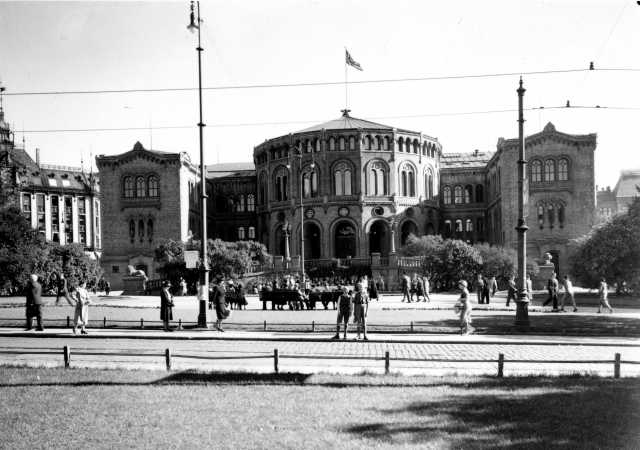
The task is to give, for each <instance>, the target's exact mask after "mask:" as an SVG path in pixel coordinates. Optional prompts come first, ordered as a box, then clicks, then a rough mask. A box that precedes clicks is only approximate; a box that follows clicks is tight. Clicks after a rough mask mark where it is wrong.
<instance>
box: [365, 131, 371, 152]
mask: <svg viewBox="0 0 640 450" xmlns="http://www.w3.org/2000/svg"><path fill="white" fill-rule="evenodd" d="M363 140H364V149H365V150H371V138H370V137H369V135H366V136H365V137H364V139H363Z"/></svg>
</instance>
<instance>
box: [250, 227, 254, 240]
mask: <svg viewBox="0 0 640 450" xmlns="http://www.w3.org/2000/svg"><path fill="white" fill-rule="evenodd" d="M255 238H256V229H255V227H249V239H255Z"/></svg>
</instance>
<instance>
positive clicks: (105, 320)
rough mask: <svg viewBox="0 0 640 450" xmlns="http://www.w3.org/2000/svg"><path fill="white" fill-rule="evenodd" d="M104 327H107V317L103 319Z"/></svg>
mask: <svg viewBox="0 0 640 450" xmlns="http://www.w3.org/2000/svg"><path fill="white" fill-rule="evenodd" d="M102 328H107V318H106V317H104V318H103V319H102Z"/></svg>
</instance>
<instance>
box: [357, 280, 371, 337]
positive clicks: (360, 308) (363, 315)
mask: <svg viewBox="0 0 640 450" xmlns="http://www.w3.org/2000/svg"><path fill="white" fill-rule="evenodd" d="M368 311H369V297H368V296H367V292H366V290H365V287H364V286H363V285H362V284H361V283H357V284H356V293H355V295H354V297H353V323H354V324H355V325H356V330H357V333H358V334H357V336H356V340H358V339H360V330H362V333H363V336H364V337H363V340H365V341H368V340H369V338H367V312H368Z"/></svg>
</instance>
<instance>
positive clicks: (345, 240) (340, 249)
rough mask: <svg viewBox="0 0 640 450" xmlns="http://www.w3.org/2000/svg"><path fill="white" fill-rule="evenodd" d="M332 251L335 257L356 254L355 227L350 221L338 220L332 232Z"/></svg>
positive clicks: (353, 255)
mask: <svg viewBox="0 0 640 450" xmlns="http://www.w3.org/2000/svg"><path fill="white" fill-rule="evenodd" d="M334 252H335V255H336V258H346V257H348V256H351V257H355V256H356V229H355V228H354V226H353V224H351V223H350V222H340V223H339V224H338V225H336V228H335V233H334Z"/></svg>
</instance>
